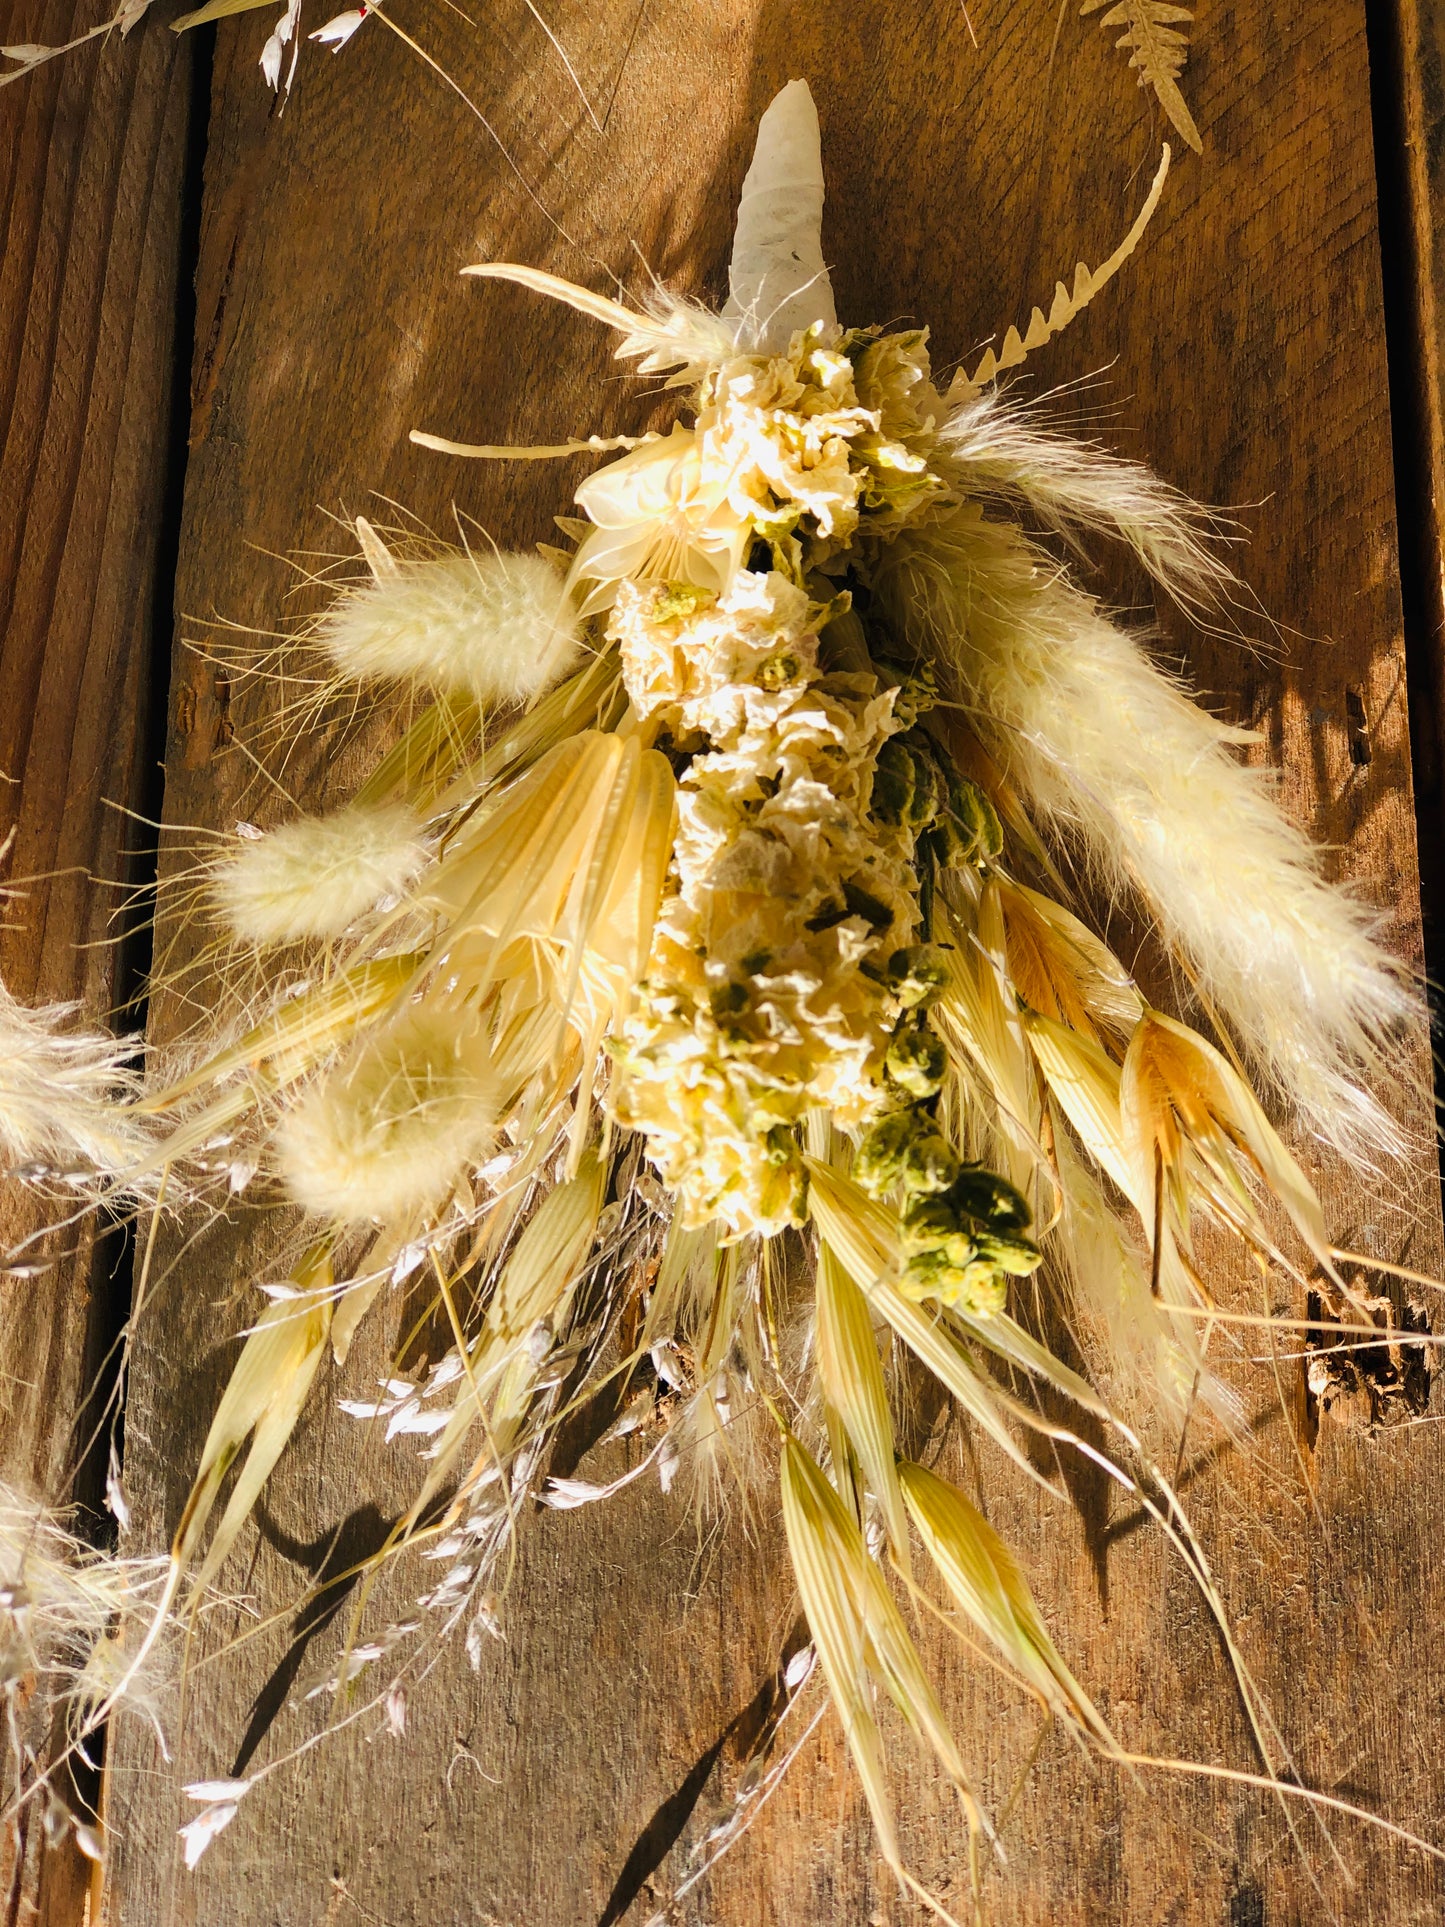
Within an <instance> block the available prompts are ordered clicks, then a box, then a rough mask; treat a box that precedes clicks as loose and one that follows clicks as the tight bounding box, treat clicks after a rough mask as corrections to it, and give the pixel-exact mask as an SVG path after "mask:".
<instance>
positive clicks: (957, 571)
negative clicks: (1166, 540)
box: [881, 509, 1414, 1151]
mask: <svg viewBox="0 0 1445 1927" xmlns="http://www.w3.org/2000/svg"><path fill="white" fill-rule="evenodd" d="M881 586H882V588H883V591H884V594H885V599H886V600H887V601H888V602H889V603H890V604H891V606H892V608H893V610H894V612H895V614H896V616H897V618H898V620H899V621H900V623H901V624H902V625H903V626H904V627H905V628H906V629H907V631H908V632H909V633H910V634H911V636H912V637H913V639H914V641H915V642H916V643H917V644H918V646H920V647H921V648H923V649H924V650H926V651H927V652H928V653H929V654H930V655H931V656H933V657H935V658H936V659H937V660H938V662H939V664H940V667H941V668H942V669H943V670H944V672H945V673H946V674H947V675H949V676H950V677H951V678H952V679H953V681H954V682H955V684H956V688H957V693H958V694H959V696H960V697H961V698H962V700H963V702H964V703H965V704H966V705H967V707H968V709H969V711H970V714H971V716H972V717H974V718H975V719H976V724H977V727H978V728H979V729H980V730H981V731H983V732H984V733H985V735H986V737H987V739H988V741H989V743H990V746H991V747H992V748H993V749H994V750H995V752H996V754H997V755H998V758H999V760H1000V763H1001V764H1002V766H1003V767H1004V768H1005V770H1006V771H1007V773H1008V775H1009V777H1010V778H1011V780H1012V781H1013V782H1015V783H1016V784H1017V785H1018V786H1019V788H1020V790H1021V791H1022V792H1023V793H1024V795H1025V797H1026V799H1027V800H1028V802H1029V803H1030V804H1031V805H1032V807H1033V809H1034V810H1035V811H1036V813H1037V814H1038V816H1039V817H1040V819H1041V820H1042V821H1043V822H1044V823H1045V824H1046V825H1047V827H1048V828H1049V829H1050V830H1051V831H1052V832H1053V833H1054V834H1055V835H1059V836H1062V838H1063V839H1064V841H1065V842H1066V843H1072V844H1073V846H1074V847H1075V848H1076V849H1078V850H1079V851H1080V852H1081V853H1082V854H1083V855H1084V857H1085V858H1086V860H1087V861H1088V862H1089V863H1090V864H1091V866H1092V867H1093V868H1094V869H1095V871H1096V872H1097V874H1098V875H1099V876H1100V877H1101V879H1102V881H1103V882H1104V883H1105V885H1106V886H1107V887H1108V888H1109V889H1111V890H1112V891H1114V892H1115V893H1117V894H1119V895H1127V894H1128V893H1130V892H1131V891H1132V892H1137V893H1138V894H1139V895H1140V896H1141V897H1142V898H1143V900H1144V902H1145V904H1146V905H1147V906H1148V908H1149V909H1150V911H1152V913H1153V914H1154V916H1155V917H1156V918H1157V920H1158V923H1159V925H1160V929H1161V934H1162V935H1163V937H1164V939H1165V941H1166V942H1167V943H1168V944H1169V946H1170V947H1171V948H1173V949H1177V950H1178V951H1179V952H1181V953H1182V955H1183V956H1184V957H1185V958H1186V959H1187V961H1188V964H1189V967H1190V969H1191V971H1192V973H1193V976H1194V980H1195V982H1196V984H1197V987H1198V989H1199V990H1200V992H1202V994H1203V995H1204V997H1205V998H1207V999H1208V1001H1209V1003H1210V1004H1211V1005H1212V1006H1213V1007H1214V1008H1215V1010H1217V1011H1218V1013H1219V1014H1220V1015H1221V1016H1222V1017H1223V1018H1224V1020H1225V1021H1226V1022H1227V1023H1228V1024H1229V1025H1230V1026H1231V1028H1232V1029H1233V1031H1234V1033H1235V1035H1236V1036H1237V1038H1238V1040H1239V1041H1240V1043H1241V1044H1242V1045H1243V1047H1244V1049H1245V1051H1246V1052H1247V1054H1248V1055H1249V1057H1250V1058H1251V1059H1252V1060H1253V1062H1254V1063H1255V1065H1256V1066H1257V1067H1258V1069H1259V1070H1260V1071H1261V1073H1262V1074H1263V1075H1264V1076H1265V1077H1267V1078H1268V1079H1269V1080H1270V1081H1271V1082H1272V1083H1273V1085H1274V1086H1275V1087H1276V1089H1277V1090H1278V1091H1279V1092H1280V1093H1281V1095H1283V1096H1284V1097H1285V1098H1286V1099H1288V1100H1289V1101H1290V1102H1291V1103H1293V1104H1294V1105H1295V1106H1297V1108H1298V1110H1299V1111H1300V1113H1301V1115H1302V1116H1303V1117H1304V1119H1305V1120H1306V1121H1307V1122H1308V1124H1309V1125H1310V1127H1311V1128H1312V1129H1313V1130H1314V1131H1315V1132H1317V1133H1318V1135H1319V1136H1320V1137H1321V1138H1323V1139H1324V1140H1325V1141H1326V1142H1328V1143H1331V1144H1334V1145H1336V1146H1338V1147H1339V1148H1341V1149H1342V1150H1345V1151H1359V1150H1361V1149H1363V1148H1365V1147H1374V1148H1375V1149H1377V1150H1378V1149H1379V1148H1381V1147H1384V1148H1386V1149H1391V1148H1398V1136H1397V1133H1396V1131H1395V1127H1394V1126H1393V1125H1392V1124H1391V1122H1390V1120H1389V1118H1388V1117H1387V1116H1386V1114H1385V1112H1384V1111H1383V1109H1382V1107H1381V1106H1380V1105H1379V1103H1378V1102H1377V1101H1376V1099H1375V1098H1374V1097H1373V1096H1371V1095H1370V1094H1369V1092H1368V1091H1367V1090H1366V1089H1365V1088H1364V1085H1363V1084H1362V1082H1361V1079H1362V1077H1368V1076H1369V1075H1370V1074H1371V1073H1378V1072H1379V1070H1380V1069H1381V1066H1382V1062H1383V1059H1384V1057H1385V1055H1386V1053H1387V1052H1388V1049H1389V1045H1390V1041H1391V1038H1392V1037H1393V1035H1394V1034H1395V1033H1396V1032H1397V1030H1398V1028H1399V1026H1400V1024H1401V1023H1402V1022H1403V1021H1404V1020H1405V1019H1406V1018H1407V1017H1408V1016H1409V1015H1410V1014H1411V1012H1412V1011H1413V1009H1414V999H1413V997H1412V994H1411V992H1410V990H1409V988H1408V985H1407V983H1406V981H1405V979H1404V976H1403V973H1402V972H1401V971H1400V969H1399V967H1398V966H1396V965H1395V964H1394V963H1393V962H1392V961H1391V960H1390V959H1389V958H1388V957H1387V956H1386V955H1385V953H1384V952H1383V951H1382V950H1381V949H1380V948H1379V946H1378V945H1377V944H1376V943H1375V942H1374V940H1373V937H1372V936H1371V933H1370V929H1369V924H1368V919H1367V917H1366V915H1365V913H1364V911H1363V910H1362V909H1361V908H1360V906H1359V905H1357V904H1355V903H1354V902H1352V901H1351V900H1350V899H1349V898H1348V897H1347V896H1345V895H1344V894H1343V893H1342V892H1341V891H1339V890H1337V889H1335V888H1333V887H1332V886H1331V885H1330V884H1328V883H1327V882H1326V881H1325V879H1324V878H1323V876H1322V875H1321V874H1320V866H1319V860H1318V857H1317V856H1316V853H1315V851H1314V849H1313V848H1312V847H1311V845H1310V844H1309V843H1308V841H1307V840H1306V839H1305V837H1304V836H1303V835H1302V834H1301V833H1300V831H1298V830H1297V829H1296V828H1295V827H1294V826H1293V825H1292V824H1291V823H1290V822H1289V821H1288V820H1287V819H1286V818H1285V817H1284V816H1283V815H1282V814H1281V813H1280V811H1279V809H1278V807H1277V805H1276V804H1275V802H1274V799H1273V798H1272V796H1271V795H1270V794H1269V788H1268V778H1267V777H1266V776H1265V775H1264V774H1263V773H1262V772H1260V771H1258V770H1254V769H1249V768H1246V767H1244V766H1243V765H1241V764H1240V763H1239V762H1238V761H1237V760H1236V759H1235V757H1234V755H1233V754H1232V747H1233V746H1234V745H1235V744H1238V743H1240V742H1244V741H1249V740H1251V739H1250V737H1249V736H1248V734H1247V733H1246V732H1243V731H1239V730H1234V729H1230V728H1228V727H1226V726H1225V725H1224V724H1222V723H1219V722H1217V721H1216V720H1215V719H1214V718H1213V717H1211V716H1209V715H1208V714H1206V713H1205V712H1204V711H1203V710H1201V709H1200V708H1198V707H1197V706H1196V705H1195V704H1194V703H1193V702H1191V701H1190V700H1189V698H1188V696H1187V695H1186V693H1185V692H1184V690H1183V689H1182V688H1181V687H1180V686H1179V685H1178V684H1177V682H1175V681H1174V680H1173V679H1172V678H1171V677H1170V676H1168V675H1167V674H1166V673H1165V672H1164V671H1162V670H1161V669H1160V668H1159V667H1158V666H1157V665H1156V664H1154V663H1153V662H1152V661H1151V660H1150V658H1149V657H1148V655H1147V654H1146V652H1145V650H1144V649H1143V648H1142V647H1141V645H1140V644H1139V643H1138V642H1136V641H1135V640H1134V639H1133V638H1132V637H1131V636H1129V635H1127V634H1125V632H1124V631H1123V630H1122V629H1120V628H1119V627H1117V625H1116V624H1114V623H1113V622H1111V621H1110V620H1109V619H1108V618H1107V616H1106V615H1105V614H1104V613H1103V611H1102V610H1101V609H1100V608H1099V607H1098V606H1097V604H1096V603H1095V602H1094V601H1093V599H1092V598H1091V597H1089V596H1088V595H1086V594H1085V593H1084V592H1082V591H1081V590H1079V589H1077V588H1076V587H1074V586H1073V585H1072V584H1071V583H1069V582H1068V581H1067V579H1066V578H1064V577H1063V576H1061V574H1060V572H1059V570H1058V568H1057V566H1056V565H1055V564H1054V563H1053V562H1052V560H1051V559H1050V558H1049V557H1048V556H1046V555H1044V554H1043V553H1042V552H1041V551H1040V550H1039V549H1038V548H1037V547H1036V546H1035V545H1034V544H1032V543H1031V542H1030V541H1029V540H1028V538H1027V537H1026V536H1025V535H1023V534H1022V532H1021V531H1019V530H1018V529H1016V528H1013V527H1010V526H1008V525H1005V524H1002V523H997V522H992V521H988V520H986V519H985V518H984V517H983V516H982V515H981V514H980V513H979V512H978V511H977V510H975V509H966V510H964V511H963V512H962V513H960V514H958V515H956V516H955V517H953V518H952V519H951V520H950V521H948V522H946V523H943V524H939V525H938V526H936V527H933V528H928V529H923V530H919V531H918V532H917V533H909V534H906V535H905V536H904V537H903V538H902V539H901V540H900V541H899V542H898V543H897V544H895V546H894V549H893V551H892V552H891V554H890V555H889V557H888V559H887V562H886V565H885V570H884V574H883V581H882V585H881Z"/></svg>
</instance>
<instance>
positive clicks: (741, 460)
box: [571, 325, 951, 613]
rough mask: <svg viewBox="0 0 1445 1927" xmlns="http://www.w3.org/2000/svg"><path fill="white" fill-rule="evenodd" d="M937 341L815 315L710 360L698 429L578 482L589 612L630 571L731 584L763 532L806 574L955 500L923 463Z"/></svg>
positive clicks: (937, 405)
mask: <svg viewBox="0 0 1445 1927" xmlns="http://www.w3.org/2000/svg"><path fill="white" fill-rule="evenodd" d="M927 339H928V337H927V331H926V330H915V331H910V332H907V333H903V334H895V335H879V333H878V332H877V330H875V329H863V330H854V331H852V332H850V333H845V332H844V331H843V330H842V329H840V328H837V327H832V328H827V327H823V326H821V325H820V326H818V327H814V328H810V329H808V330H806V331H805V332H803V333H800V334H797V335H795V336H794V337H793V339H792V342H791V343H790V344H789V347H788V351H787V353H786V354H782V355H738V356H735V357H734V358H733V359H731V360H729V361H727V362H725V363H724V364H723V365H722V366H721V367H720V368H717V369H715V370H713V371H712V372H711V373H710V374H709V375H708V376H707V377H706V378H705V380H704V381H703V383H702V387H701V389H700V391H699V394H698V400H697V418H696V424H695V426H694V427H692V428H685V427H682V426H681V425H678V426H676V427H674V428H673V430H672V432H671V434H669V435H667V436H666V437H664V438H661V439H658V440H653V441H646V442H643V443H642V444H641V446H640V447H638V448H636V449H634V450H633V451H632V453H631V454H629V455H625V456H623V457H622V459H621V460H620V461H617V462H613V463H611V464H610V465H609V466H608V467H606V468H604V469H601V470H599V471H598V473H597V474H595V475H593V476H590V477H589V478H588V480H587V481H586V482H584V483H583V485H582V487H581V488H580V489H579V490H578V491H577V501H578V503H579V505H580V506H581V507H582V509H583V510H584V511H585V513H586V515H587V517H588V519H589V520H590V521H591V522H592V523H593V524H594V525H595V526H594V527H593V528H592V529H591V530H590V531H589V532H588V534H587V535H586V537H585V539H584V540H583V543H582V546H581V547H580V549H579V550H578V552H577V555H576V557H575V558H574V560H573V565H572V573H571V581H572V583H573V584H574V585H583V586H585V588H586V590H587V594H586V598H585V600H584V602H583V604H582V607H583V610H584V613H592V612H594V611H597V610H601V609H607V608H610V607H611V605H612V603H613V602H614V601H615V599H616V596H617V589H618V585H619V584H620V583H621V582H622V581H624V580H626V579H629V578H630V579H632V580H635V581H645V582H686V583H689V584H691V585H693V586H694V587H698V588H704V589H712V590H714V591H716V592H718V593H719V594H721V593H725V592H726V590H727V588H728V585H729V584H730V582H731V581H732V578H733V576H734V575H735V574H736V573H737V571H738V570H739V569H740V568H741V567H742V566H743V564H744V563H745V562H746V561H747V559H748V550H749V548H750V547H751V545H752V543H753V542H754V540H756V539H759V538H761V539H762V540H764V541H766V542H768V543H769V544H770V545H771V546H772V550H773V555H774V564H775V566H776V567H778V568H780V569H783V570H784V571H785V572H786V573H787V574H788V575H789V576H791V577H792V579H793V580H794V581H796V582H798V583H799V584H800V585H801V584H802V583H803V582H804V579H805V576H806V574H807V572H808V571H809V570H814V569H820V568H822V569H826V568H827V567H828V565H829V564H830V563H837V564H841V559H842V557H843V555H844V553H845V552H846V551H848V550H850V548H851V547H852V545H854V544H855V543H856V542H857V541H858V540H859V538H860V537H865V536H870V535H872V536H883V537H887V536H891V535H893V534H896V532H897V530H898V529H899V528H900V527H901V526H902V525H903V524H904V523H905V522H906V521H909V520H910V519H912V518H914V517H916V516H917V515H918V513H919V511H920V510H921V509H923V508H925V507H927V506H928V505H929V504H931V503H934V502H941V501H943V500H947V499H951V490H950V488H949V485H948V483H947V482H945V481H944V480H943V479H942V478H941V477H940V476H938V475H937V474H934V473H933V472H931V471H930V469H929V467H928V453H929V450H930V448H931V446H932V441H933V433H934V428H935V425H936V424H937V422H939V421H940V420H941V419H942V415H943V403H942V401H941V400H940V399H939V397H938V395H937V393H936V392H935V390H934V388H933V385H932V383H931V381H930V380H929V370H928V353H927ZM848 560H849V561H850V562H851V563H853V564H856V562H857V556H856V555H849V557H848Z"/></svg>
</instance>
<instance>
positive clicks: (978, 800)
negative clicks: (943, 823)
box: [949, 780, 1003, 863]
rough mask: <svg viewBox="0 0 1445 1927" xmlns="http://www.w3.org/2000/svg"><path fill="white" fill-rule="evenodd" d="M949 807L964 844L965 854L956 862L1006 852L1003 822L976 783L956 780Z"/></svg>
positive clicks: (974, 860)
mask: <svg viewBox="0 0 1445 1927" xmlns="http://www.w3.org/2000/svg"><path fill="white" fill-rule="evenodd" d="M949 807H950V811H951V814H952V823H953V827H954V829H955V831H956V833H957V834H958V835H959V837H960V838H961V840H962V842H963V843H964V845H965V854H964V856H963V857H962V859H957V858H956V859H955V861H960V860H961V861H963V862H966V863H983V862H986V861H988V859H989V858H990V857H996V856H1001V855H1002V854H1003V825H1002V824H1001V823H1000V822H999V820H998V812H997V810H995V808H994V806H993V804H992V803H990V802H989V800H988V798H987V797H986V796H985V795H984V793H983V791H982V790H981V789H980V788H979V787H978V784H977V783H970V782H968V781H967V780H964V781H960V782H957V783H955V784H954V786H953V794H952V795H951V797H950V798H949Z"/></svg>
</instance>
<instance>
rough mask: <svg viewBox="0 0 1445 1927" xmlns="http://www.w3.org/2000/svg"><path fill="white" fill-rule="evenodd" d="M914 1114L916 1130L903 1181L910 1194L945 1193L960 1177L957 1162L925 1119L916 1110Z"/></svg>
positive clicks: (906, 1159) (901, 1178)
mask: <svg viewBox="0 0 1445 1927" xmlns="http://www.w3.org/2000/svg"><path fill="white" fill-rule="evenodd" d="M912 1115H913V1119H914V1125H915V1130H914V1135H913V1137H912V1138H911V1139H910V1141H909V1144H908V1148H907V1150H906V1151H905V1152H904V1154H903V1168H902V1170H901V1172H900V1173H899V1179H900V1182H901V1183H902V1185H903V1188H904V1190H905V1191H908V1192H911V1193H919V1194H926V1193H929V1192H934V1191H946V1190H947V1189H948V1187H949V1186H950V1185H951V1184H952V1183H953V1181H954V1179H955V1178H956V1177H957V1176H958V1159H957V1158H956V1157H955V1156H954V1155H953V1152H952V1150H951V1149H950V1147H949V1145H948V1142H947V1140H946V1139H944V1138H942V1137H940V1136H939V1134H938V1132H937V1131H935V1130H933V1129H932V1128H931V1127H930V1126H929V1125H928V1123H927V1120H926V1119H924V1118H922V1117H920V1116H919V1114H918V1112H916V1111H915V1112H913V1113H912Z"/></svg>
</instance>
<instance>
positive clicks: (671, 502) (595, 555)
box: [568, 426, 750, 616]
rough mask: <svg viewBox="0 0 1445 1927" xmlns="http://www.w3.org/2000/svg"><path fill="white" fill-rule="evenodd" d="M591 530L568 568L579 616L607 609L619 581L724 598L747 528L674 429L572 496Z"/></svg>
mask: <svg viewBox="0 0 1445 1927" xmlns="http://www.w3.org/2000/svg"><path fill="white" fill-rule="evenodd" d="M576 499H577V502H578V505H579V507H581V509H582V510H583V512H584V513H585V514H586V515H587V517H588V518H589V520H590V521H591V522H592V523H593V524H594V525H595V526H594V528H593V530H592V532H591V533H590V534H589V535H588V536H587V537H586V538H585V539H584V541H583V543H582V546H581V548H580V549H579V550H578V551H577V554H576V556H575V557H574V558H573V561H572V572H571V576H570V578H569V584H568V586H569V588H570V587H572V586H574V585H577V586H582V587H584V588H585V589H586V595H585V599H584V600H583V602H582V614H583V615H584V616H586V615H592V614H595V613H596V612H597V611H598V610H602V609H610V608H611V606H612V604H613V603H614V602H615V601H616V599H617V586H618V584H619V583H620V582H622V581H623V580H624V579H628V578H631V579H633V580H637V581H648V582H687V583H691V584H692V585H693V586H694V587H696V588H700V589H710V590H713V591H714V592H716V593H717V594H719V595H722V594H724V593H725V592H726V590H727V589H728V587H729V586H730V584H731V582H732V580H733V577H734V576H735V575H736V574H737V572H738V570H739V569H740V568H741V567H742V564H743V560H744V558H745V557H746V555H747V550H748V542H749V538H750V525H749V522H748V521H747V519H746V518H745V517H744V516H743V515H741V514H739V512H738V510H737V509H736V508H735V507H734V506H733V505H732V503H731V502H730V501H729V499H728V480H727V477H725V476H721V477H716V478H713V477H710V476H709V475H708V474H707V472H706V470H705V467H704V462H703V449H702V445H701V443H700V441H699V439H698V437H697V435H696V434H695V433H694V432H693V431H692V430H691V429H688V428H683V427H681V426H678V427H675V428H674V429H673V431H672V433H671V434H670V435H668V436H666V437H664V438H663V439H661V440H659V441H655V442H645V443H644V444H643V445H642V446H641V447H640V448H635V449H634V450H633V451H632V453H631V454H630V455H624V456H623V457H622V459H621V460H620V461H616V462H612V463H610V464H609V465H608V466H607V467H606V468H602V469H599V470H598V471H597V473H596V474H595V475H590V476H589V477H588V478H587V480H586V481H585V482H584V483H583V484H582V486H581V488H579V489H578V491H577V498H576Z"/></svg>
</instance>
